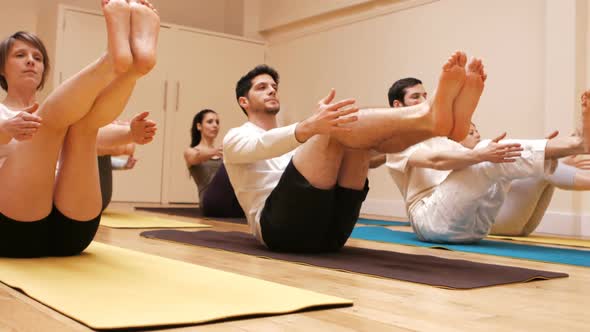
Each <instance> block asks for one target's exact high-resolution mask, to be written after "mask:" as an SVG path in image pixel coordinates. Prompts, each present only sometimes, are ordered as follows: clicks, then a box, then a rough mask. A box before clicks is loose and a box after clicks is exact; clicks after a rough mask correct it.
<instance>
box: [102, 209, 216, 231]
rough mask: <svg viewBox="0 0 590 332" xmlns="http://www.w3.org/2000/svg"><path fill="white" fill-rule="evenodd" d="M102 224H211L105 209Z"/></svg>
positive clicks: (121, 225) (121, 226) (171, 225)
mask: <svg viewBox="0 0 590 332" xmlns="http://www.w3.org/2000/svg"><path fill="white" fill-rule="evenodd" d="M100 225H101V226H106V227H111V228H204V227H211V226H210V225H204V224H198V223H192V222H185V221H178V220H174V219H168V218H165V217H157V216H147V215H141V214H133V213H122V212H111V211H105V212H103V214H102V218H101V219H100Z"/></svg>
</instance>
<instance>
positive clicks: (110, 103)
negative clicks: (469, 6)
mask: <svg viewBox="0 0 590 332" xmlns="http://www.w3.org/2000/svg"><path fill="white" fill-rule="evenodd" d="M101 3H102V8H103V13H104V15H105V19H106V28H107V34H108V51H107V52H106V53H105V54H104V55H102V56H101V57H100V58H98V59H97V60H96V61H95V62H93V63H92V64H90V65H89V66H87V67H86V68H84V69H83V70H82V71H80V72H79V73H78V74H75V75H74V76H72V77H71V78H69V79H68V80H66V81H65V82H64V83H62V84H61V85H59V86H58V87H57V88H56V89H55V90H54V91H53V92H52V93H51V94H50V95H49V96H48V97H47V99H46V100H45V101H44V102H43V103H42V104H41V105H40V106H39V107H38V110H36V109H37V104H36V103H37V97H36V93H37V90H38V89H40V88H41V87H42V86H43V82H44V80H45V77H46V74H47V70H48V69H49V68H48V64H49V60H48V58H47V52H46V51H45V47H44V46H43V43H42V42H41V40H39V38H37V37H36V36H35V35H33V34H30V33H26V32H18V33H15V34H13V35H12V36H10V37H9V38H7V39H5V40H4V41H3V42H2V43H0V54H1V56H0V70H1V72H0V74H1V76H0V83H1V85H2V88H4V89H5V90H7V93H8V94H7V97H6V98H5V99H4V101H3V103H2V105H0V113H2V114H3V116H2V117H1V120H0V127H1V128H2V130H1V132H0V144H9V145H10V148H9V149H8V151H7V150H3V154H2V155H1V156H0V159H2V160H3V163H2V165H1V167H0V188H1V189H0V256H9V257H40V256H69V255H75V254H78V253H80V252H81V251H83V250H84V249H85V248H86V247H87V246H88V244H89V243H90V242H91V241H92V239H93V237H94V235H95V233H96V230H97V227H98V223H99V221H100V213H101V207H102V202H101V201H102V199H101V193H100V187H99V180H98V167H97V161H96V160H97V147H96V140H97V133H98V130H99V128H101V127H103V126H105V125H108V124H109V123H111V122H112V121H113V120H114V119H116V117H117V116H118V115H119V114H120V113H121V112H122V111H123V109H124V107H125V105H126V103H127V101H128V99H129V96H130V95H131V93H132V91H133V88H134V86H135V83H136V81H137V80H138V79H140V78H141V77H142V76H144V75H145V74H147V73H148V72H149V71H150V70H151V69H152V68H153V66H154V65H155V61H156V45H157V36H158V31H159V27H160V22H159V17H158V15H157V13H156V12H155V10H154V8H153V7H152V5H151V4H150V3H149V2H147V1H145V0H130V1H126V0H102V1H101ZM71 51H72V52H75V50H71ZM22 110H25V111H22ZM27 113H29V114H27ZM30 113H33V114H30ZM58 157H59V159H60V167H59V169H58V171H57V174H56V163H57V160H58Z"/></svg>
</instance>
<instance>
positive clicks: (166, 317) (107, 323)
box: [0, 242, 352, 329]
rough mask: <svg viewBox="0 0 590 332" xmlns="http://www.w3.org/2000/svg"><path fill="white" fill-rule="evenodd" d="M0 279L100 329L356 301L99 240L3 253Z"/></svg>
mask: <svg viewBox="0 0 590 332" xmlns="http://www.w3.org/2000/svg"><path fill="white" fill-rule="evenodd" d="M0 281H2V282H3V283H5V284H7V285H9V286H11V287H13V288H18V289H20V290H22V291H23V292H24V293H25V294H27V295H28V296H30V297H32V298H34V299H36V300H37V301H39V302H41V303H43V304H45V305H47V306H49V307H51V308H53V309H55V310H57V311H59V312H61V313H63V314H64V315H66V316H69V317H71V318H73V319H75V320H77V321H80V322H82V323H84V324H86V325H88V326H90V327H91V328H95V329H122V328H138V327H144V328H145V327H155V326H168V325H182V324H196V323H205V322H211V321H217V320H222V319H229V318H236V317H242V316H251V315H273V314H283V313H290V312H295V311H298V310H302V309H306V308H314V307H336V306H349V305H352V302H351V301H349V300H345V299H341V298H337V297H333V296H327V295H322V294H319V293H315V292H311V291H307V290H303V289H298V288H294V287H289V286H284V285H280V284H276V283H272V282H268V281H264V280H259V279H255V278H250V277H245V276H242V275H238V274H234V273H229V272H223V271H219V270H215V269H211V268H207V267H203V266H199V265H194V264H189V263H185V262H181V261H176V260H172V259H167V258H162V257H159V256H153V255H147V254H144V253H140V252H136V251H131V250H127V249H122V248H118V247H114V246H109V245H106V244H102V243H98V242H93V243H92V244H91V245H90V247H88V249H86V250H85V251H84V252H83V253H82V254H81V255H79V256H73V257H59V258H57V257H49V258H36V259H14V258H12V259H11V258H0Z"/></svg>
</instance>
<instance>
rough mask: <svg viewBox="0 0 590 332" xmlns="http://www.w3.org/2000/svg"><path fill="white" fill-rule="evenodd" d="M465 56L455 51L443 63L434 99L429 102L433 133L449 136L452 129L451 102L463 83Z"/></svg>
mask: <svg viewBox="0 0 590 332" xmlns="http://www.w3.org/2000/svg"><path fill="white" fill-rule="evenodd" d="M466 62H467V56H466V55H465V53H463V52H459V51H457V52H455V53H454V54H453V55H451V57H450V58H449V59H448V60H447V62H446V63H445V64H444V65H443V68H442V69H443V70H442V73H441V75H440V78H439V81H438V87H437V89H436V93H435V96H434V99H433V100H432V102H431V108H432V112H433V114H434V133H435V135H437V136H449V134H450V133H451V131H452V129H453V103H454V101H455V98H457V95H459V91H461V88H462V87H463V84H464V83H465V63H466Z"/></svg>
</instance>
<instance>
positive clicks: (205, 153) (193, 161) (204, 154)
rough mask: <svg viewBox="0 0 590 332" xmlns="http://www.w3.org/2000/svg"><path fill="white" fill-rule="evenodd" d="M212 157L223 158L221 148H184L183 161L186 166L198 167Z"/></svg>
mask: <svg viewBox="0 0 590 332" xmlns="http://www.w3.org/2000/svg"><path fill="white" fill-rule="evenodd" d="M213 157H219V158H223V148H222V147H217V148H207V147H199V146H195V147H192V148H186V149H185V150H184V161H186V164H187V166H193V165H198V164H200V163H202V162H204V161H207V160H209V159H211V158H213Z"/></svg>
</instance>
